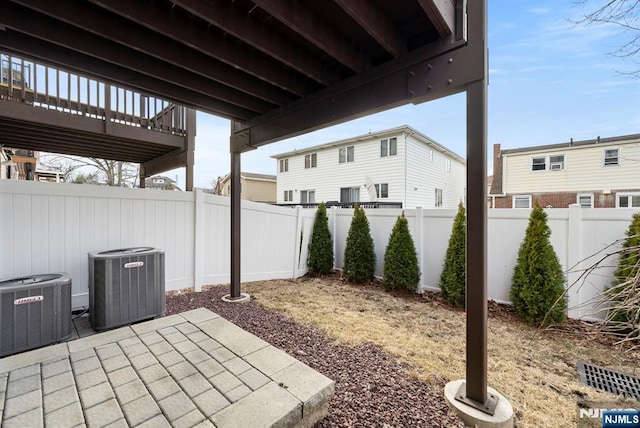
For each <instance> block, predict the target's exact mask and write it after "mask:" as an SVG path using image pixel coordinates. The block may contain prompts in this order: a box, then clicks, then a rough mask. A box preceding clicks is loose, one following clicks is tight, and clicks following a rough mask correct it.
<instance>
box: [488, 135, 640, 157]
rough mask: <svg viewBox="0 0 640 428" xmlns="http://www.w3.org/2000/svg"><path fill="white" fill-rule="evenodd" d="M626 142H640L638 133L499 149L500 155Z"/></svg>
mask: <svg viewBox="0 0 640 428" xmlns="http://www.w3.org/2000/svg"><path fill="white" fill-rule="evenodd" d="M628 143H640V134H631V135H622V136H618V137H607V138H600V137H597V138H594V139H591V140H581V141H573V139H571V141H567V142H565V143H557V144H548V145H545V146H531V147H519V148H517V149H506V150H501V152H500V154H501V155H506V154H513V153H524V152H542V151H550V150H556V149H565V150H575V149H579V148H583V147H585V146H593V145H597V144H609V145H611V144H628Z"/></svg>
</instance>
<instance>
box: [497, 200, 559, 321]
mask: <svg viewBox="0 0 640 428" xmlns="http://www.w3.org/2000/svg"><path fill="white" fill-rule="evenodd" d="M550 235H551V229H550V228H549V226H548V225H547V214H546V213H545V212H544V211H543V210H542V208H541V207H540V205H539V204H538V203H536V206H535V208H534V209H533V210H532V211H531V215H530V217H529V225H528V226H527V232H526V234H525V237H524V241H522V244H521V245H520V250H519V251H518V262H517V264H516V267H515V269H514V272H513V279H512V282H511V292H510V297H511V302H512V303H513V307H514V308H515V310H516V313H517V314H518V315H519V316H520V317H522V318H523V319H524V320H526V321H527V322H529V323H532V324H551V323H557V322H562V321H564V320H565V319H566V317H567V315H566V311H567V299H566V295H563V293H564V283H565V277H564V273H563V272H562V267H561V266H560V262H559V261H558V256H557V255H556V253H555V251H554V250H553V246H552V245H551V242H550V241H549V236H550Z"/></svg>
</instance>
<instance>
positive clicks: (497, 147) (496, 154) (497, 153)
mask: <svg viewBox="0 0 640 428" xmlns="http://www.w3.org/2000/svg"><path fill="white" fill-rule="evenodd" d="M498 159H500V143H498V144H494V145H493V172H494V174H495V172H496V164H497V163H498Z"/></svg>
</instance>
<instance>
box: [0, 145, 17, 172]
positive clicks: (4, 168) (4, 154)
mask: <svg viewBox="0 0 640 428" xmlns="http://www.w3.org/2000/svg"><path fill="white" fill-rule="evenodd" d="M12 154H13V152H12V151H11V150H10V149H5V148H3V147H0V180H17V179H18V170H17V169H16V164H15V162H13V160H11V155H12Z"/></svg>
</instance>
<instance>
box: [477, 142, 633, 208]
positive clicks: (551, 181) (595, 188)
mask: <svg viewBox="0 0 640 428" xmlns="http://www.w3.org/2000/svg"><path fill="white" fill-rule="evenodd" d="M493 157H494V159H493V183H492V186H491V192H490V195H489V197H490V199H491V206H493V207H494V208H531V207H532V206H533V204H535V202H536V201H537V202H538V203H539V204H540V205H541V206H543V207H549V208H551V207H553V208H567V207H568V206H569V205H571V204H576V203H578V204H580V205H582V206H583V207H593V208H613V207H616V208H632V207H633V208H640V134H636V135H626V136H621V137H611V138H600V137H598V138H596V139H594V140H585V141H573V139H572V140H571V141H569V142H567V143H561V144H552V145H547V146H537V147H524V148H519V149H509V150H501V148H500V144H494V146H493Z"/></svg>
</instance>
